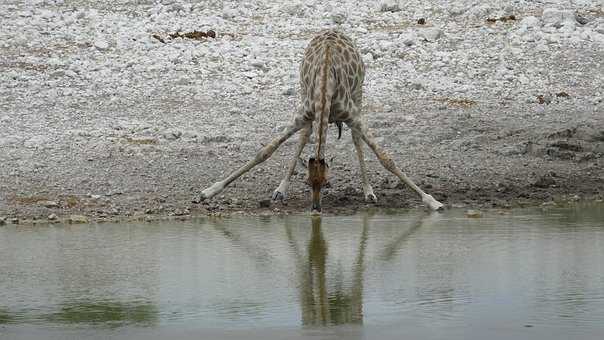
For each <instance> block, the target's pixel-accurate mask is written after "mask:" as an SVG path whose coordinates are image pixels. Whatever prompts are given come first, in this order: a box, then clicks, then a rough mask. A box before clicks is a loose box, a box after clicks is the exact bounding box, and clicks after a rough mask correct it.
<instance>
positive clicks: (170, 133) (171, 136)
mask: <svg viewBox="0 0 604 340" xmlns="http://www.w3.org/2000/svg"><path fill="white" fill-rule="evenodd" d="M163 136H164V138H165V139H167V140H177V139H179V138H180V137H182V131H179V130H167V131H164V133H163Z"/></svg>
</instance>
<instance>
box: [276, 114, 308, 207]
mask: <svg viewBox="0 0 604 340" xmlns="http://www.w3.org/2000/svg"><path fill="white" fill-rule="evenodd" d="M311 131H312V121H310V120H309V121H307V122H306V123H305V125H304V127H303V128H302V130H300V142H299V143H298V148H297V149H296V153H295V154H294V156H293V157H292V159H291V161H290V163H289V166H288V168H287V172H286V173H285V177H284V178H283V180H282V181H281V184H279V186H278V187H277V189H276V190H275V191H274V192H273V201H277V200H281V201H283V200H285V199H286V198H287V188H288V187H289V181H290V178H291V177H292V175H293V174H294V171H295V170H296V164H298V159H299V158H300V154H301V153H302V150H304V146H306V143H307V142H308V138H309V137H310V133H311Z"/></svg>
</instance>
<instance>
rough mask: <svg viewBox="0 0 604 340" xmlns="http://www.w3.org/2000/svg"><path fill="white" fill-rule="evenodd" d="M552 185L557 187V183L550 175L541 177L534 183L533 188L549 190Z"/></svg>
mask: <svg viewBox="0 0 604 340" xmlns="http://www.w3.org/2000/svg"><path fill="white" fill-rule="evenodd" d="M552 185H556V181H555V180H554V179H553V178H552V177H551V176H549V175H546V176H541V177H539V178H538V179H537V180H536V181H535V183H533V186H534V187H537V188H549V187H551V186H552Z"/></svg>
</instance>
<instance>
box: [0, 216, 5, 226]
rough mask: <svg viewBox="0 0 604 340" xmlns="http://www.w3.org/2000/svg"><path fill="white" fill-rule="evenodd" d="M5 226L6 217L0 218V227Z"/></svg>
mask: <svg viewBox="0 0 604 340" xmlns="http://www.w3.org/2000/svg"><path fill="white" fill-rule="evenodd" d="M5 224H6V216H0V225H5Z"/></svg>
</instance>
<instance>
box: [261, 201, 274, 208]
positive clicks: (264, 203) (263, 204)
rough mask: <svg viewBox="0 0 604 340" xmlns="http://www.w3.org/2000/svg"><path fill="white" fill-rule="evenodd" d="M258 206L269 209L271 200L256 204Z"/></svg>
mask: <svg viewBox="0 0 604 340" xmlns="http://www.w3.org/2000/svg"><path fill="white" fill-rule="evenodd" d="M258 206H259V207H260V208H269V207H270V206H271V200H269V199H266V200H261V201H259V202H258Z"/></svg>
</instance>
